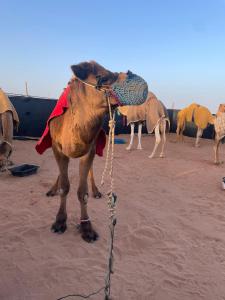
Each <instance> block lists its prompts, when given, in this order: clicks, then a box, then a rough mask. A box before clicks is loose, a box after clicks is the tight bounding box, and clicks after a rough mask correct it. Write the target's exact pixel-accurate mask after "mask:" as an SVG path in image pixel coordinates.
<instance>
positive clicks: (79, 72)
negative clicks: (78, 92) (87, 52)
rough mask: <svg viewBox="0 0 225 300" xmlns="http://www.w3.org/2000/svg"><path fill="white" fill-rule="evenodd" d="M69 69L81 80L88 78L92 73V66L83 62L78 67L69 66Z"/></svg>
mask: <svg viewBox="0 0 225 300" xmlns="http://www.w3.org/2000/svg"><path fill="white" fill-rule="evenodd" d="M71 69H72V71H73V73H74V75H75V76H76V77H78V78H79V79H81V80H85V79H87V78H88V76H89V75H90V74H92V73H93V64H92V63H89V62H83V63H80V64H78V65H73V66H71Z"/></svg>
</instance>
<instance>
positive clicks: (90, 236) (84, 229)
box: [79, 221, 99, 243]
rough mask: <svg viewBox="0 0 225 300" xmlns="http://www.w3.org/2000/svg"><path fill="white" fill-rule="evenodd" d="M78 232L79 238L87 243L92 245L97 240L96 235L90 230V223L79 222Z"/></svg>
mask: <svg viewBox="0 0 225 300" xmlns="http://www.w3.org/2000/svg"><path fill="white" fill-rule="evenodd" d="M79 231H80V233H81V237H82V238H83V239H84V240H85V242H87V243H94V242H95V241H97V240H98V238H99V236H98V233H97V232H96V231H94V229H93V228H92V225H91V221H87V222H81V223H80V226H79Z"/></svg>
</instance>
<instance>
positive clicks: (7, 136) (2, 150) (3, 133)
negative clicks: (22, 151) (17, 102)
mask: <svg viewBox="0 0 225 300" xmlns="http://www.w3.org/2000/svg"><path fill="white" fill-rule="evenodd" d="M18 125H19V118H18V115H17V112H16V110H15V108H14V107H13V105H12V103H11V102H10V100H9V98H8V97H7V95H6V94H5V93H4V92H3V90H2V89H1V88H0V171H4V170H5V168H6V167H7V166H8V165H11V164H12V162H11V161H10V160H9V157H10V155H11V153H12V150H13V148H12V141H13V128H14V126H15V127H18Z"/></svg>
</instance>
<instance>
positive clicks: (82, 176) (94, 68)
mask: <svg viewBox="0 0 225 300" xmlns="http://www.w3.org/2000/svg"><path fill="white" fill-rule="evenodd" d="M72 71H73V73H74V76H75V77H74V78H73V79H72V81H71V83H70V90H71V95H70V101H69V102H70V106H69V108H68V109H67V110H66V112H65V113H64V114H63V115H61V116H59V117H55V118H54V119H52V120H51V121H50V134H51V138H52V149H53V153H54V156H55V159H56V162H57V164H58V167H59V176H58V178H57V180H56V183H55V184H54V185H53V187H52V189H51V190H50V191H49V193H54V192H55V191H56V190H59V191H60V200H61V201H60V207H59V211H58V213H57V215H56V220H55V222H54V223H53V225H52V231H53V232H58V233H63V232H64V231H65V230H66V228H67V225H66V221H67V211H66V199H67V194H68V193H69V189H70V183H69V178H68V164H69V158H80V166H79V187H78V190H77V196H78V200H79V202H80V207H81V219H80V233H81V235H82V238H83V239H84V240H85V241H87V242H93V241H95V240H96V239H97V238H98V234H97V233H96V231H95V230H94V229H93V227H92V224H91V221H90V219H89V215H88V211H87V200H88V185H87V177H88V174H90V178H91V182H92V187H93V186H94V189H95V190H96V191H95V192H98V189H97V187H96V185H95V183H94V177H93V160H94V156H95V148H96V139H97V136H98V133H99V131H100V129H101V126H102V122H103V117H104V115H105V114H106V113H107V112H108V103H107V97H106V93H105V91H104V90H102V89H96V88H95V87H93V86H90V85H88V84H87V83H90V84H93V85H96V84H97V83H99V82H101V83H103V84H104V85H105V86H108V87H109V88H110V86H111V85H112V84H113V83H114V82H118V81H119V82H123V81H124V80H125V79H126V77H127V74H126V73H112V72H110V71H108V70H106V69H105V68H103V67H102V66H100V65H99V64H97V63H96V62H85V63H80V64H78V65H74V66H72ZM110 103H111V105H115V104H116V103H117V100H116V99H114V98H113V97H110Z"/></svg>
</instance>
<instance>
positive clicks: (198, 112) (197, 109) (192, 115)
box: [176, 103, 215, 147]
mask: <svg viewBox="0 0 225 300" xmlns="http://www.w3.org/2000/svg"><path fill="white" fill-rule="evenodd" d="M214 119H215V117H214V116H213V115H212V114H211V112H210V111H209V110H208V108H206V107H204V106H202V105H199V104H196V103H192V104H191V105H189V106H188V107H186V108H184V109H182V110H180V111H179V112H178V114H177V130H176V132H177V139H179V137H181V139H182V140H183V131H184V129H185V125H186V122H193V123H194V124H195V125H196V127H197V134H196V141H195V147H199V146H200V143H199V140H200V138H201V136H202V134H203V130H204V129H205V128H206V127H207V126H208V124H214Z"/></svg>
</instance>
